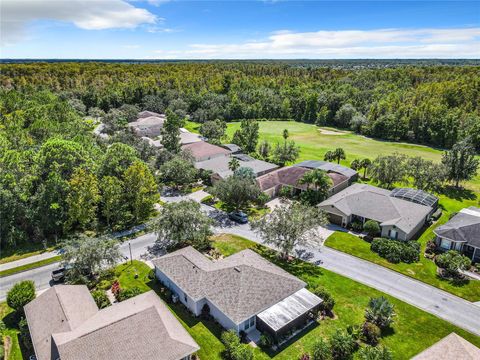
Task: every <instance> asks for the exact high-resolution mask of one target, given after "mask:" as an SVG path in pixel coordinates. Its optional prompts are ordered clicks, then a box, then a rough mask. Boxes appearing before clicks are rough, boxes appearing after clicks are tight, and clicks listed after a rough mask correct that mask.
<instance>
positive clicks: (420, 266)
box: [325, 229, 480, 301]
mask: <svg viewBox="0 0 480 360" xmlns="http://www.w3.org/2000/svg"><path fill="white" fill-rule="evenodd" d="M430 233H431V229H430V231H427V232H425V234H424V236H422V241H421V243H422V255H421V256H420V261H419V262H417V263H412V264H405V263H399V264H392V263H390V262H388V261H387V260H385V259H384V258H382V257H380V256H379V255H377V254H376V253H374V252H373V251H371V250H370V244H369V243H368V242H366V241H364V240H362V239H360V238H358V237H357V236H354V235H351V234H348V233H343V232H335V233H334V234H332V235H330V236H329V237H328V239H327V241H326V242H325V245H326V246H329V247H331V248H333V249H336V250H340V251H343V252H345V253H347V254H351V255H354V256H357V257H359V258H362V259H365V260H368V261H371V262H373V263H375V264H378V265H382V266H385V267H387V268H389V269H392V270H395V271H398V272H399V273H402V274H404V275H407V276H410V277H412V278H414V279H417V280H420V281H423V282H425V283H427V284H429V285H432V286H435V287H437V288H439V289H442V290H445V291H448V292H449V293H452V294H454V295H457V296H460V297H462V298H464V299H466V300H469V301H479V300H480V281H473V280H472V281H469V282H468V283H464V284H458V285H455V284H453V283H452V282H450V281H447V280H442V279H441V278H439V277H438V276H437V273H436V269H437V267H436V265H435V264H434V262H433V261H432V260H429V259H427V258H425V257H424V256H423V249H424V247H425V244H426V240H427V238H428V237H429V236H428V234H430ZM423 240H425V241H423Z"/></svg>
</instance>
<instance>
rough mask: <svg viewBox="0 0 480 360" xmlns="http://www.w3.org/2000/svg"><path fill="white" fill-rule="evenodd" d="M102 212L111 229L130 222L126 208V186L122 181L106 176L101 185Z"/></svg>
mask: <svg viewBox="0 0 480 360" xmlns="http://www.w3.org/2000/svg"><path fill="white" fill-rule="evenodd" d="M100 190H101V194H102V196H101V212H102V215H103V216H104V217H105V219H106V220H107V226H108V227H109V228H116V227H117V226H119V227H121V226H122V225H124V222H126V221H128V220H127V219H128V218H129V215H130V214H129V213H128V210H127V209H125V206H124V201H123V199H124V192H125V191H124V186H123V182H122V181H121V180H120V179H117V178H116V177H113V176H105V177H104V178H103V179H102V181H101V183H100Z"/></svg>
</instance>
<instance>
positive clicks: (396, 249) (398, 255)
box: [370, 238, 420, 264]
mask: <svg viewBox="0 0 480 360" xmlns="http://www.w3.org/2000/svg"><path fill="white" fill-rule="evenodd" d="M370 249H371V250H372V251H373V252H376V253H377V254H378V255H380V256H381V257H383V258H385V259H387V260H388V261H389V262H391V263H394V264H398V263H399V262H405V263H412V262H416V261H419V260H420V244H419V243H418V242H416V241H406V242H402V241H399V240H391V239H385V238H375V239H373V241H372V243H371V245H370Z"/></svg>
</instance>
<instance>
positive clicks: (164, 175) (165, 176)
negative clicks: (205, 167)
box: [158, 156, 199, 188]
mask: <svg viewBox="0 0 480 360" xmlns="http://www.w3.org/2000/svg"><path fill="white" fill-rule="evenodd" d="M158 170H159V173H160V180H161V181H162V182H163V183H164V184H167V185H170V186H173V187H175V188H179V187H183V186H187V185H190V184H193V183H194V182H195V181H197V179H198V177H199V172H198V170H197V169H195V167H194V166H193V164H192V163H191V162H190V161H188V160H185V159H184V158H183V157H181V156H175V157H173V158H172V159H171V160H169V161H167V162H166V163H164V164H163V165H161V166H160V168H159V169H158Z"/></svg>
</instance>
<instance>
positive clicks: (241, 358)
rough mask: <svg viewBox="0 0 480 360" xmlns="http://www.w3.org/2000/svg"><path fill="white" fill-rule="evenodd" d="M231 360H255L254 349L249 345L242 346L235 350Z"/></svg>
mask: <svg viewBox="0 0 480 360" xmlns="http://www.w3.org/2000/svg"><path fill="white" fill-rule="evenodd" d="M231 360H253V349H252V348H251V347H250V346H249V345H245V344H240V345H239V346H238V347H236V348H235V349H233V353H232V357H231Z"/></svg>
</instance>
